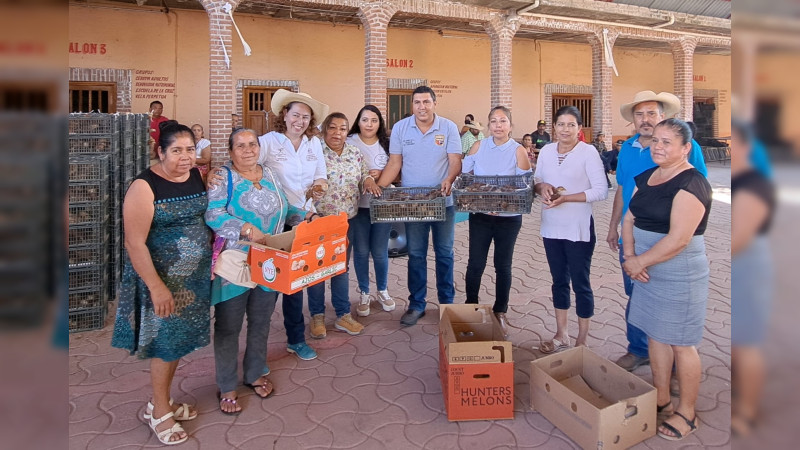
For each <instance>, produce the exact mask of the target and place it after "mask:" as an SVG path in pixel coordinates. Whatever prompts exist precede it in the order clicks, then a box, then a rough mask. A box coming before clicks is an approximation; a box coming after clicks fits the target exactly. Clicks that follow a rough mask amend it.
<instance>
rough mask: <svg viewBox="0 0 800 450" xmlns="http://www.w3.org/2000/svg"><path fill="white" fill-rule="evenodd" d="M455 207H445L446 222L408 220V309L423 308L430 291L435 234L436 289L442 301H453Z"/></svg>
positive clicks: (446, 302)
mask: <svg viewBox="0 0 800 450" xmlns="http://www.w3.org/2000/svg"><path fill="white" fill-rule="evenodd" d="M455 231H456V222H455V207H453V206H448V207H447V208H446V213H445V220H444V221H443V222H407V223H406V239H408V292H409V295H408V300H409V305H408V309H409V310H415V311H424V310H425V306H426V305H425V301H426V300H425V298H426V296H427V295H428V237H429V235H430V234H433V253H434V255H435V256H436V291H437V295H438V299H439V303H441V304H448V303H453V297H455V295H456V289H455V286H454V285H453V239H454V238H455Z"/></svg>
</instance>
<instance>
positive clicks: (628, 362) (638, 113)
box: [606, 91, 708, 387]
mask: <svg viewBox="0 0 800 450" xmlns="http://www.w3.org/2000/svg"><path fill="white" fill-rule="evenodd" d="M680 108H681V103H680V100H679V99H678V97H676V96H675V95H673V94H671V93H669V92H660V93H658V94H656V93H655V92H653V91H641V92H637V93H636V95H635V96H634V97H633V101H632V102H630V103H626V104H624V105H622V106H620V114H621V115H622V117H623V118H624V119H625V120H627V121H629V122H632V123H633V126H634V128H636V134H635V135H634V136H633V137H631V138H630V139H628V140H627V141H625V142H624V143H623V144H622V148H621V149H620V152H619V155H618V157H617V168H616V172H617V173H616V178H617V192H616V193H615V194H614V204H613V207H612V211H611V221H610V222H609V227H608V235H607V236H606V242H607V243H608V246H609V247H610V248H611V249H612V250H614V251H617V252H619V261H620V266H621V265H622V261H623V255H624V249H623V248H622V246H621V245H620V244H621V243H622V240H621V239H620V236H619V226H620V223H621V221H622V217H623V216H624V214H625V213H627V212H628V204H629V203H630V200H631V196H632V195H633V190H634V188H635V187H636V183H635V181H634V177H636V176H637V175H639V174H640V173H642V172H644V171H645V170H647V169H651V168H653V167H655V166H656V163H654V162H653V158H652V157H651V156H650V142H652V140H653V130H654V129H655V126H656V124H658V123H660V122H661V121H662V120H664V119H665V118H667V117H671V116H673V115H675V114H677V113H678V111H680ZM689 163H690V164H691V165H692V166H693V167H694V168H696V169H697V170H698V171H700V173H702V174H703V175H707V173H708V171H707V169H706V165H705V161H704V160H703V153H702V152H700V151H699V149H698V150H695V149H694V147H693V149H692V151H691V152H690V153H689ZM622 281H623V286H624V288H625V294H626V295H627V296H628V298H630V296H631V293H632V292H633V283H632V282H631V280H630V278H629V277H628V275H627V273H626V272H625V271H624V270H623V271H622ZM629 310H630V302H628V306H626V308H625V317H626V318H627V317H628V314H629ZM626 320H627V319H626ZM626 337H627V338H628V348H627V352H626V353H625V354H624V355H622V356H621V357H620V358H619V359H617V361H616V363H617V365H619V366H620V367H622V368H623V369H625V370H627V371H629V372H630V371H633V370H635V369H636V368H638V367H640V366H642V365H646V364H649V363H650V359H649V357H648V353H649V352H648V351H647V336H646V335H645V334H644V333H642V332H641V330H639V329H637V328H636V327H635V326H633V325H631V324H630V323H628V324H627V330H626ZM675 379H676V380H677V378H675ZM676 387H677V384H676Z"/></svg>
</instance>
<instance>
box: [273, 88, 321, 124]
mask: <svg viewBox="0 0 800 450" xmlns="http://www.w3.org/2000/svg"><path fill="white" fill-rule="evenodd" d="M292 102H300V103H304V104H306V105H308V107H309V108H311V111H312V112H313V113H314V120H315V121H316V122H317V123H322V121H323V120H325V118H326V117H328V110H329V109H330V108H329V107H328V105H326V104H325V103H322V102H319V101H317V100H314V99H313V98H311V96H310V95H308V94H306V93H305V92H292V91H287V90H286V89H278V90H277V91H275V94H274V95H273V96H272V103H270V107H271V108H272V112H273V114H275V115H276V116H277V115H278V114H280V113H281V110H282V109H283V107H284V106H286V105H287V104H289V103H292Z"/></svg>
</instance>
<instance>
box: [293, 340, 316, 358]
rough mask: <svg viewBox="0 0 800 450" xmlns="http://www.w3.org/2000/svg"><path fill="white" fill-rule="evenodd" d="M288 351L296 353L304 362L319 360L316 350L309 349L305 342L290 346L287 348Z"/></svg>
mask: <svg viewBox="0 0 800 450" xmlns="http://www.w3.org/2000/svg"><path fill="white" fill-rule="evenodd" d="M286 351H287V352H289V353H294V354H295V355H297V357H298V358H300V359H302V360H303V361H310V360H312V359H316V358H317V352H315V351H314V349H313V348H311V347H309V346H308V344H306V343H305V342H300V343H298V344H290V345H288V346H287V347H286Z"/></svg>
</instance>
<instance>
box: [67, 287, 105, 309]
mask: <svg viewBox="0 0 800 450" xmlns="http://www.w3.org/2000/svg"><path fill="white" fill-rule="evenodd" d="M107 301H108V291H107V290H105V289H87V290H83V291H71V292H70V293H69V310H70V311H74V310H81V309H88V308H92V309H97V308H100V307H102V306H103V305H104V304H105V303H106V302H107Z"/></svg>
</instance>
